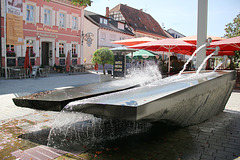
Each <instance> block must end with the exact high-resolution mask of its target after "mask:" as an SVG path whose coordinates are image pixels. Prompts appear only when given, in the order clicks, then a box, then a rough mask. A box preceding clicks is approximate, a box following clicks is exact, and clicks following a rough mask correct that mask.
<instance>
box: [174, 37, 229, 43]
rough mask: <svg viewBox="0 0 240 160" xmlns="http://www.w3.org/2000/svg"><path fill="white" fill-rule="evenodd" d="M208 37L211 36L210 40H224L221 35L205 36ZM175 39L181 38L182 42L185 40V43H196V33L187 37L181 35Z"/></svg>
mask: <svg viewBox="0 0 240 160" xmlns="http://www.w3.org/2000/svg"><path fill="white" fill-rule="evenodd" d="M208 37H211V38H212V42H215V41H220V40H224V39H225V38H222V37H216V36H207V38H208ZM177 40H181V41H184V42H187V43H191V44H195V45H196V44H197V35H194V36H187V37H182V38H177Z"/></svg>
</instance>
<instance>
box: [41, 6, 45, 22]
mask: <svg viewBox="0 0 240 160" xmlns="http://www.w3.org/2000/svg"><path fill="white" fill-rule="evenodd" d="M41 23H42V24H44V8H43V7H41Z"/></svg>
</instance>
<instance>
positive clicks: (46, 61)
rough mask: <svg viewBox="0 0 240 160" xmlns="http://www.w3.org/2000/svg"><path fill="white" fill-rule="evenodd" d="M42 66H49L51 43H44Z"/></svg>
mask: <svg viewBox="0 0 240 160" xmlns="http://www.w3.org/2000/svg"><path fill="white" fill-rule="evenodd" d="M42 65H44V66H46V65H47V66H48V65H49V43H48V42H42Z"/></svg>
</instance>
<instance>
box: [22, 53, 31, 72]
mask: <svg viewBox="0 0 240 160" xmlns="http://www.w3.org/2000/svg"><path fill="white" fill-rule="evenodd" d="M29 58H30V57H29V49H28V48H27V50H26V54H25V60H24V69H27V68H29V69H30V72H32V64H31V63H30V60H29Z"/></svg>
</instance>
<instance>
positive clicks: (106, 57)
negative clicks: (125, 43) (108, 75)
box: [92, 47, 114, 74]
mask: <svg viewBox="0 0 240 160" xmlns="http://www.w3.org/2000/svg"><path fill="white" fill-rule="evenodd" d="M113 62H114V56H113V52H112V51H111V50H110V49H109V48H106V47H103V48H100V49H98V50H96V51H95V52H94V54H93V58H92V63H93V64H95V63H98V64H101V65H102V66H103V73H104V74H105V68H104V66H105V64H113Z"/></svg>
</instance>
